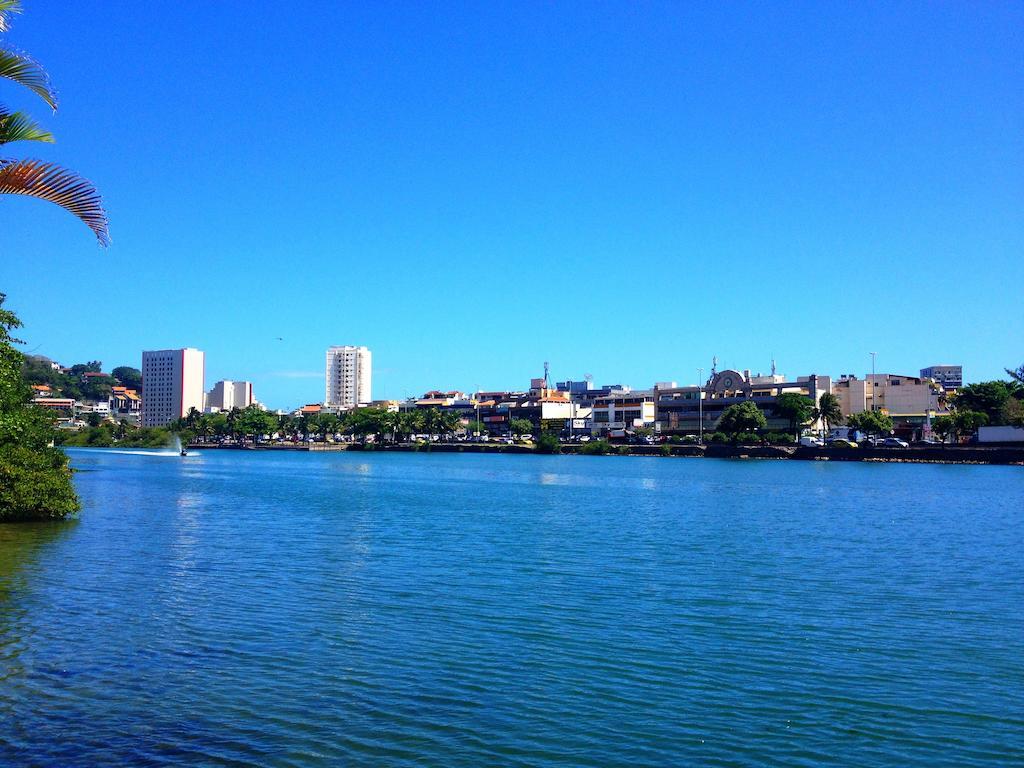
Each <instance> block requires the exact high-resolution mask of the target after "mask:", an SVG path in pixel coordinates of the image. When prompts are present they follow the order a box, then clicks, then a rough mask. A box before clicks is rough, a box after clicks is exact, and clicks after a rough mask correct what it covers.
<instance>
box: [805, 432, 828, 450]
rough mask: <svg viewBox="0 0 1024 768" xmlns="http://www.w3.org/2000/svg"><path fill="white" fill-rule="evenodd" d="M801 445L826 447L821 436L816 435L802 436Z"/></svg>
mask: <svg viewBox="0 0 1024 768" xmlns="http://www.w3.org/2000/svg"><path fill="white" fill-rule="evenodd" d="M800 445H802V446H804V447H805V448H824V447H825V443H823V442H822V441H821V438H820V437H814V436H813V435H804V436H803V437H801V438H800Z"/></svg>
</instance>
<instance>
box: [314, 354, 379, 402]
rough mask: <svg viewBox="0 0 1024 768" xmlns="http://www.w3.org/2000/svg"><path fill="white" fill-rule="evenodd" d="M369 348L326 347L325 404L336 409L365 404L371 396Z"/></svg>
mask: <svg viewBox="0 0 1024 768" xmlns="http://www.w3.org/2000/svg"><path fill="white" fill-rule="evenodd" d="M370 365H371V363H370V350H369V349H367V348H366V347H352V346H344V347H330V348H328V350H327V373H326V379H327V388H326V389H327V392H326V395H325V396H324V404H325V405H328V406H332V407H335V408H355V407H356V406H357V405H366V404H368V403H369V402H370V401H371V400H372V399H373V398H372V397H371V396H370Z"/></svg>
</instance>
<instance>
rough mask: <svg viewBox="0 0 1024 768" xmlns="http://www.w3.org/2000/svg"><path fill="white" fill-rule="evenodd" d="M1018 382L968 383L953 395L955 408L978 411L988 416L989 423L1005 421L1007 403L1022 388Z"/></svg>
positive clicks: (997, 423)
mask: <svg viewBox="0 0 1024 768" xmlns="http://www.w3.org/2000/svg"><path fill="white" fill-rule="evenodd" d="M1020 388H1021V387H1020V385H1019V384H1017V382H1015V381H1013V382H1007V381H982V382H979V383H977V384H968V385H967V386H966V387H964V388H963V389H961V390H960V391H959V392H957V393H956V395H955V396H954V397H953V408H954V409H955V410H957V411H978V412H979V413H983V414H985V415H986V416H987V417H988V422H989V424H994V425H999V424H1002V423H1003V415H1004V410H1005V408H1006V403H1007V401H1009V399H1010V398H1011V397H1014V396H1016V394H1017V392H1018V391H1019V390H1020Z"/></svg>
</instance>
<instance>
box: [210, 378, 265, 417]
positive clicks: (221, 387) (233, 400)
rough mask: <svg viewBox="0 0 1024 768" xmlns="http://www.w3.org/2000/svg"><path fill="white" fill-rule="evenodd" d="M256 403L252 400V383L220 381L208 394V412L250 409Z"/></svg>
mask: <svg viewBox="0 0 1024 768" xmlns="http://www.w3.org/2000/svg"><path fill="white" fill-rule="evenodd" d="M254 402H255V401H254V400H253V398H252V382H251V381H229V380H227V379H225V380H224V381H218V382H217V383H216V384H214V385H213V389H211V390H210V391H209V392H207V393H206V410H208V411H214V410H216V411H230V410H231V409H232V408H248V407H249V406H250V405H252V404H253V403H254Z"/></svg>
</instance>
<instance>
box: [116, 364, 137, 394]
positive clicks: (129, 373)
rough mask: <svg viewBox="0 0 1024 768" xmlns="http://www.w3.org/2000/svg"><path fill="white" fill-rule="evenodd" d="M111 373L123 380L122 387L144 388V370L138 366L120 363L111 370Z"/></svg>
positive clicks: (120, 380)
mask: <svg viewBox="0 0 1024 768" xmlns="http://www.w3.org/2000/svg"><path fill="white" fill-rule="evenodd" d="M110 375H111V376H113V377H114V378H115V379H117V380H118V381H119V382H121V386H122V387H128V389H135V390H139V391H141V390H142V371H140V370H139V369H138V368H132V367H131V366H130V365H119V366H117V368H115V369H114V370H112V371H111V372H110Z"/></svg>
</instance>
